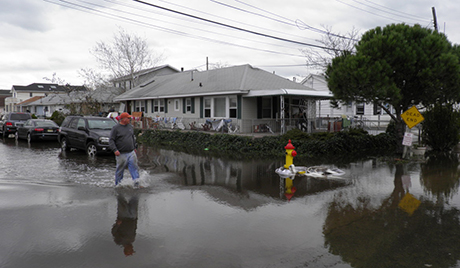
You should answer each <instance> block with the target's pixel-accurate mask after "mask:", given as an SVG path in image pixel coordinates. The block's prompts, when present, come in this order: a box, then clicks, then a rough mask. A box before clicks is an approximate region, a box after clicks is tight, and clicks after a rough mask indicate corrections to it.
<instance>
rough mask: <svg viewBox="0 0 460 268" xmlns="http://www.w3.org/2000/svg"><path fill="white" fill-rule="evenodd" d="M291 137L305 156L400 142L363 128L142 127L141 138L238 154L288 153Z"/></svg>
mask: <svg viewBox="0 0 460 268" xmlns="http://www.w3.org/2000/svg"><path fill="white" fill-rule="evenodd" d="M289 140H291V142H292V144H293V145H294V146H295V150H296V152H297V155H298V156H303V157H351V156H353V155H356V156H361V157H364V156H381V155H388V154H391V153H394V150H395V146H394V145H395V144H396V142H395V140H394V138H393V137H392V136H391V135H388V134H385V133H382V134H379V135H376V136H374V135H369V134H367V132H365V131H359V130H353V131H343V132H337V133H314V134H307V133H304V132H302V131H300V130H291V131H288V132H287V133H286V134H284V135H273V136H264V137H260V138H255V137H248V136H241V135H231V134H217V133H216V134H214V133H212V134H211V133H207V132H200V131H180V130H177V131H168V130H145V131H142V132H141V131H138V142H139V143H142V144H146V145H149V146H155V145H156V146H161V147H167V148H172V149H175V150H180V151H186V152H203V151H206V153H208V154H218V155H226V156H229V157H236V158H247V157H249V158H254V157H257V158H265V157H266V158H272V157H281V156H284V155H285V149H284V146H286V144H287V143H288V141H289Z"/></svg>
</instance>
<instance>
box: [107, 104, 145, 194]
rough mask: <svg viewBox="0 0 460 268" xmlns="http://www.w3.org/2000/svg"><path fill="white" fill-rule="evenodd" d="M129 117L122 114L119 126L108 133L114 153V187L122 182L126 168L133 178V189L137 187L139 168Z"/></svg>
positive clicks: (135, 143)
mask: <svg viewBox="0 0 460 268" xmlns="http://www.w3.org/2000/svg"><path fill="white" fill-rule="evenodd" d="M130 121H131V115H129V114H128V113H122V114H121V115H120V122H119V124H117V125H115V126H114V127H113V128H112V131H111V132H110V140H109V146H110V149H112V151H113V152H114V153H115V158H116V160H117V171H116V172H115V186H116V185H118V184H119V183H120V182H121V180H123V173H124V171H125V169H126V167H128V169H129V173H131V177H132V178H133V182H134V187H136V188H137V187H139V181H138V180H139V167H138V165H137V155H136V148H137V142H136V138H135V137H134V128H133V126H132V125H131V124H130Z"/></svg>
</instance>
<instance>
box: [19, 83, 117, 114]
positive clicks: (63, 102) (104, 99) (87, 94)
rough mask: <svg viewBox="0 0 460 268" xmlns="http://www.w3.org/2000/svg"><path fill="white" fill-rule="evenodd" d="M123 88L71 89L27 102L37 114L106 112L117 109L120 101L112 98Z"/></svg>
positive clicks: (30, 108)
mask: <svg viewBox="0 0 460 268" xmlns="http://www.w3.org/2000/svg"><path fill="white" fill-rule="evenodd" d="M123 91H124V90H123V89H121V88H116V87H108V88H99V89H96V90H91V91H72V92H68V93H66V94H52V95H48V96H47V97H44V98H41V99H39V100H36V101H34V102H30V103H28V107H29V110H30V111H33V113H35V114H36V115H38V116H43V115H45V112H46V115H51V114H52V113H53V112H54V111H59V112H63V113H78V114H95V115H96V114H100V113H108V111H109V110H110V109H111V108H113V109H115V111H118V110H119V105H120V103H118V102H114V101H113V99H114V98H115V97H116V96H118V95H120V94H121V93H122V92H123Z"/></svg>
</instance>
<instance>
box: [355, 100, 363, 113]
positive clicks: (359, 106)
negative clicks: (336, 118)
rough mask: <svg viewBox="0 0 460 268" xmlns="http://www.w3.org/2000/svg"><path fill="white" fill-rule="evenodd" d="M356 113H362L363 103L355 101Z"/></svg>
mask: <svg viewBox="0 0 460 268" xmlns="http://www.w3.org/2000/svg"><path fill="white" fill-rule="evenodd" d="M356 114H357V115H363V114H364V103H357V104H356Z"/></svg>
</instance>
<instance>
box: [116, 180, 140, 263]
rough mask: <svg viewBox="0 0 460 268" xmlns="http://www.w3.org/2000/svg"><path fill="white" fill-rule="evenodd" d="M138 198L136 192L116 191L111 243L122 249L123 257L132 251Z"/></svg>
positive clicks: (132, 252) (131, 253)
mask: <svg viewBox="0 0 460 268" xmlns="http://www.w3.org/2000/svg"><path fill="white" fill-rule="evenodd" d="M138 206H139V196H138V193H137V192H136V191H129V190H127V189H119V190H117V220H116V221H115V223H114V224H113V226H112V235H113V241H114V242H115V244H117V245H120V246H121V247H123V253H124V254H125V256H131V255H133V254H134V253H135V251H134V245H133V243H134V240H135V239H136V229H137V218H138V215H137V214H138Z"/></svg>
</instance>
